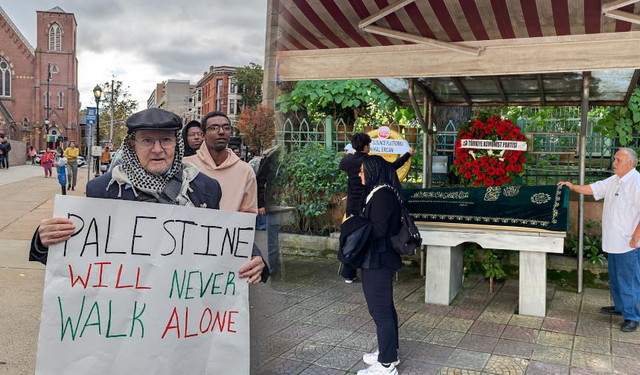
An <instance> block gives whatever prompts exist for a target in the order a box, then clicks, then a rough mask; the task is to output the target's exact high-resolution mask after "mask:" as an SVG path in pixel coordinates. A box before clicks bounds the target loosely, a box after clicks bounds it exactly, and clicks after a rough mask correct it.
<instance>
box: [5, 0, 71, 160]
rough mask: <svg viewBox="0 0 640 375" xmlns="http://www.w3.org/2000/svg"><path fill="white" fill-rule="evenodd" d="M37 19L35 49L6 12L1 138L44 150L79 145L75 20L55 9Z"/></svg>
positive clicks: (57, 8)
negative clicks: (47, 123) (75, 143)
mask: <svg viewBox="0 0 640 375" xmlns="http://www.w3.org/2000/svg"><path fill="white" fill-rule="evenodd" d="M36 17H37V45H36V47H35V48H33V47H32V46H31V45H30V44H29V42H28V41H27V40H26V38H25V37H24V36H23V35H22V33H21V32H20V30H18V28H17V27H16V26H15V24H14V23H13V22H12V21H11V19H10V18H9V16H8V15H7V14H6V13H5V12H4V10H3V9H2V8H1V7H0V133H2V134H5V135H6V136H8V137H9V138H10V139H15V140H20V141H24V142H27V143H30V144H32V145H34V146H35V147H36V149H38V150H41V149H43V148H44V147H46V146H47V145H48V146H54V147H55V146H57V145H59V144H62V145H66V144H67V141H70V140H74V141H76V142H77V141H79V138H80V128H79V126H78V110H79V105H80V102H79V93H78V59H77V58H76V40H77V35H76V29H77V23H76V19H75V16H74V15H73V13H66V12H65V11H63V10H62V9H61V8H60V7H55V8H53V9H50V10H48V11H37V12H36ZM49 68H50V70H51V73H50V79H49V85H48V87H49V95H47V69H49ZM47 98H49V100H48V101H49V103H47ZM47 114H48V119H49V129H48V133H47V129H46V125H45V120H46V119H47Z"/></svg>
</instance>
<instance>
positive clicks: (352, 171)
mask: <svg viewBox="0 0 640 375" xmlns="http://www.w3.org/2000/svg"><path fill="white" fill-rule="evenodd" d="M351 146H352V147H353V149H354V150H355V152H354V153H353V154H347V155H346V156H345V157H344V158H342V160H340V169H341V170H343V171H345V172H347V178H348V182H347V213H346V216H347V217H349V216H351V215H353V216H358V215H360V201H361V200H362V192H363V191H364V185H362V181H361V179H360V176H359V174H360V167H361V166H362V162H363V161H364V159H365V158H366V157H367V156H368V155H369V151H370V150H371V137H369V134H367V133H356V134H354V135H353V137H352V138H351ZM415 154H416V150H414V149H411V150H409V152H407V153H405V154H404V155H402V157H400V158H399V159H398V160H396V161H394V162H393V163H391V165H392V166H393V168H394V169H398V168H400V167H402V166H403V165H404V163H406V162H407V160H409V158H411V157H412V156H413V155H415ZM356 271H357V270H356V269H355V268H351V267H348V266H344V268H343V269H342V277H344V281H345V282H346V283H347V284H350V283H352V282H353V280H355V279H356Z"/></svg>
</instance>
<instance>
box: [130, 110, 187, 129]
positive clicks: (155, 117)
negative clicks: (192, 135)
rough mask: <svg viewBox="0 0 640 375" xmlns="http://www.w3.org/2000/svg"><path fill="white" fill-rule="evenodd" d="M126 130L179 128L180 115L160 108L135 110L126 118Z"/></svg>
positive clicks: (180, 125)
mask: <svg viewBox="0 0 640 375" xmlns="http://www.w3.org/2000/svg"><path fill="white" fill-rule="evenodd" d="M127 128H128V132H129V133H131V132H135V131H138V130H180V129H181V128H182V120H180V116H178V115H176V114H175V113H171V112H169V111H165V110H164V109H160V108H149V109H145V110H144V111H140V112H136V113H134V114H132V115H131V116H130V117H129V118H128V119H127Z"/></svg>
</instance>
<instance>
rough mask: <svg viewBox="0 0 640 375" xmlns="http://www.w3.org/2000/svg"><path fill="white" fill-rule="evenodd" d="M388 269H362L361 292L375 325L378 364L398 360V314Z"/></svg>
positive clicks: (393, 273)
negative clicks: (378, 350)
mask: <svg viewBox="0 0 640 375" xmlns="http://www.w3.org/2000/svg"><path fill="white" fill-rule="evenodd" d="M395 274H396V271H394V270H391V269H388V268H378V269H364V268H363V269H362V290H363V291H364V296H365V298H366V300H367V306H368V307H369V314H371V317H372V318H373V321H374V322H375V323H376V330H377V334H378V347H379V349H380V354H379V355H378V362H380V363H391V362H395V361H396V360H397V359H398V313H397V312H396V307H395V306H394V305H393V276H394V275H395Z"/></svg>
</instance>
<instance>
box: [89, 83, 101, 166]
mask: <svg viewBox="0 0 640 375" xmlns="http://www.w3.org/2000/svg"><path fill="white" fill-rule="evenodd" d="M93 97H94V98H95V99H96V107H97V108H96V144H97V145H98V146H100V98H101V97H102V88H101V87H100V85H96V87H94V88H93ZM89 152H91V151H89ZM91 156H93V155H91ZM98 157H99V156H96V157H95V176H96V177H98V174H99V172H100V165H99V164H100V163H99V160H98Z"/></svg>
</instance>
